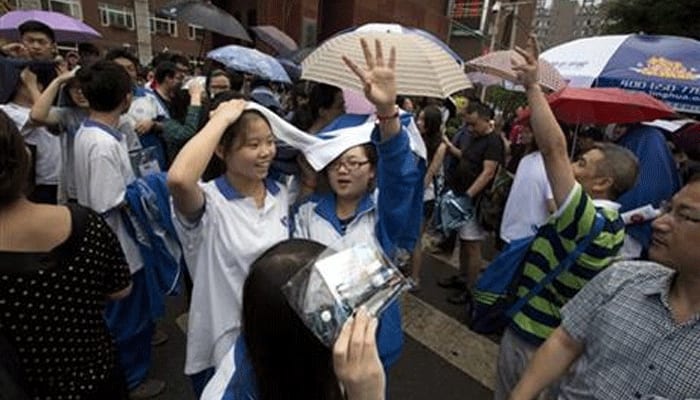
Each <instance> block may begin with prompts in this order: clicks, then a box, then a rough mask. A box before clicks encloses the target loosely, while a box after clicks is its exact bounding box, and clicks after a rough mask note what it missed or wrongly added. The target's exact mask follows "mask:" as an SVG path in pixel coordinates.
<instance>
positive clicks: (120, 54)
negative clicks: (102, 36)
mask: <svg viewBox="0 0 700 400" xmlns="http://www.w3.org/2000/svg"><path fill="white" fill-rule="evenodd" d="M117 58H125V59H127V60H129V61H131V63H132V64H134V68H136V69H138V68H139V66H140V65H141V64H140V63H139V59H138V58H136V56H135V55H134V54H133V53H132V52H130V51H128V50H126V49H122V48H116V49H112V50H110V51H108V52H107V54H106V55H105V60H109V61H114V60H116V59H117Z"/></svg>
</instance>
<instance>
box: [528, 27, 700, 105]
mask: <svg viewBox="0 0 700 400" xmlns="http://www.w3.org/2000/svg"><path fill="white" fill-rule="evenodd" d="M541 58H542V59H544V60H547V61H549V63H550V64H552V65H554V66H555V67H556V68H557V69H558V70H559V72H560V73H561V74H562V75H563V76H564V78H565V79H568V80H569V86H574V87H617V88H621V89H625V90H634V91H640V92H645V93H648V94H650V95H652V96H654V97H656V98H658V99H660V100H663V101H664V102H666V103H668V104H669V105H671V106H672V107H673V108H674V109H675V110H676V111H683V112H690V113H696V114H697V113H700V95H698V94H699V93H700V41H698V40H694V39H691V38H685V37H677V36H655V35H611V36H596V37H590V38H585V39H578V40H574V41H571V42H567V43H564V44H561V45H559V46H556V47H553V48H551V49H549V50H547V51H545V52H544V53H542V55H541Z"/></svg>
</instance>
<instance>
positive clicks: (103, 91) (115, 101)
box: [77, 60, 131, 112]
mask: <svg viewBox="0 0 700 400" xmlns="http://www.w3.org/2000/svg"><path fill="white" fill-rule="evenodd" d="M77 77H78V79H79V80H80V88H81V89H82V91H83V95H84V96H85V98H86V99H87V101H88V102H89V103H90V109H91V110H95V111H101V112H111V111H114V110H116V109H117V108H118V107H119V106H120V105H121V104H122V102H123V101H124V99H125V98H126V97H127V96H128V95H129V93H131V78H130V77H129V74H127V72H126V70H125V69H124V68H123V67H122V66H121V65H119V64H117V63H115V62H114V61H107V60H100V61H97V62H95V63H94V64H92V65H91V66H89V67H88V68H85V69H80V70H79V71H78V73H77Z"/></svg>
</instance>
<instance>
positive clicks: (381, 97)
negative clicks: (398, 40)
mask: <svg viewBox="0 0 700 400" xmlns="http://www.w3.org/2000/svg"><path fill="white" fill-rule="evenodd" d="M360 44H361V45H362V51H363V53H364V55H365V62H366V63H367V68H366V69H364V68H361V67H359V66H358V65H357V64H355V63H354V62H353V61H352V60H350V59H349V58H348V57H345V56H343V61H344V62H345V64H346V65H347V66H348V67H349V68H350V69H351V70H352V72H354V73H355V75H357V77H358V78H359V79H360V82H362V86H363V87H364V92H365V97H367V100H369V101H370V102H371V103H372V104H374V106H375V107H377V113H378V114H379V115H387V114H392V113H393V111H394V104H395V103H396V73H395V70H396V49H395V48H394V47H392V48H391V50H390V51H389V61H388V62H385V61H384V54H383V50H382V44H381V43H380V42H379V40H375V42H374V45H375V54H374V56H372V52H371V51H370V49H369V45H368V44H367V41H366V40H364V39H360Z"/></svg>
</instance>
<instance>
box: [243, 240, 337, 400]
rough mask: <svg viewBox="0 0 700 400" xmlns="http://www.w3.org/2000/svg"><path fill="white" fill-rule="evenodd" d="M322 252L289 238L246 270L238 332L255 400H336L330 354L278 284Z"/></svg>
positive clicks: (309, 243)
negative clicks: (255, 391) (253, 381)
mask: <svg viewBox="0 0 700 400" xmlns="http://www.w3.org/2000/svg"><path fill="white" fill-rule="evenodd" d="M324 249H325V246H323V245H322V244H320V243H317V242H314V241H310V240H304V239H290V240H286V241H283V242H280V243H278V244H277V245H275V246H273V247H272V248H270V249H269V250H267V251H266V252H265V253H263V254H262V255H261V256H260V257H258V259H257V260H255V262H253V265H252V266H251V270H250V274H249V275H248V278H247V279H246V281H245V284H244V285H243V334H244V335H245V344H246V346H247V349H248V355H249V358H250V361H251V363H252V365H253V370H254V371H255V378H256V383H257V387H258V391H259V393H258V394H259V397H258V398H259V399H260V400H277V399H285V400H286V399H316V400H340V399H342V398H343V397H342V394H341V392H340V388H339V385H338V379H337V377H336V375H335V372H334V370H333V357H332V353H331V350H330V349H329V348H328V347H326V346H324V345H323V344H322V343H321V342H320V341H319V340H318V339H317V338H316V336H314V334H313V333H311V331H310V330H309V329H307V328H306V326H305V325H304V323H303V322H302V321H301V319H300V318H299V317H298V316H297V314H296V313H295V312H294V310H293V309H292V308H291V306H290V305H289V304H288V303H287V300H286V298H285V297H284V294H283V293H282V291H281V288H282V286H283V285H284V284H285V283H286V282H287V281H288V280H289V279H290V278H291V277H292V276H294V275H295V274H296V273H297V272H298V271H299V270H301V268H303V267H304V266H305V265H306V264H308V263H309V262H311V261H313V260H314V259H315V258H316V257H318V256H319V255H320V254H321V252H323V250H324Z"/></svg>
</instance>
